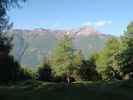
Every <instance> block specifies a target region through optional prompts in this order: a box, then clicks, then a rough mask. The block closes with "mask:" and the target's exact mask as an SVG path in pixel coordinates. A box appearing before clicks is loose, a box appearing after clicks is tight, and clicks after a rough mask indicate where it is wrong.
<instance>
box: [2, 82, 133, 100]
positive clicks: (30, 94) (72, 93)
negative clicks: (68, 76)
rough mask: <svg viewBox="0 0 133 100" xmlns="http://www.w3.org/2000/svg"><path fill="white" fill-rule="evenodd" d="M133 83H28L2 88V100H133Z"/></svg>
mask: <svg viewBox="0 0 133 100" xmlns="http://www.w3.org/2000/svg"><path fill="white" fill-rule="evenodd" d="M132 94H133V81H115V82H114V81H108V82H105V81H99V82H76V83H73V84H72V85H71V86H70V87H69V88H67V87H66V86H65V85H64V84H63V83H45V82H40V81H27V82H23V83H18V84H17V85H11V86H0V100H133V95H132Z"/></svg>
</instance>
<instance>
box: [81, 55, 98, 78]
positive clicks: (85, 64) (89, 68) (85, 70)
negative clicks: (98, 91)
mask: <svg viewBox="0 0 133 100" xmlns="http://www.w3.org/2000/svg"><path fill="white" fill-rule="evenodd" d="M80 77H81V79H82V80H84V81H96V80H99V79H100V75H98V73H97V71H96V54H93V55H92V56H91V57H89V59H88V60H83V61H82V64H81V66H80Z"/></svg>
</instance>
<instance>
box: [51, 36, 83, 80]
mask: <svg viewBox="0 0 133 100" xmlns="http://www.w3.org/2000/svg"><path fill="white" fill-rule="evenodd" d="M81 59H82V57H81V56H80V52H78V51H77V50H76V49H74V46H73V39H72V37H70V36H68V35H64V37H63V38H62V39H61V40H60V41H59V43H58V45H57V47H56V48H55V49H54V51H53V53H52V56H51V61H52V67H53V73H54V75H55V76H64V75H67V74H69V76H74V77H75V78H76V75H77V71H78V70H79V68H80V64H81V63H82V62H81Z"/></svg>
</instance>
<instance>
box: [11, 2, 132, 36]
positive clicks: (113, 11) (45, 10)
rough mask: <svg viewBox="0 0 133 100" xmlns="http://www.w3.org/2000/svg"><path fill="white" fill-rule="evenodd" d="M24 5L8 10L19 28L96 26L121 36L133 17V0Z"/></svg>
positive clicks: (104, 31) (108, 32)
mask: <svg viewBox="0 0 133 100" xmlns="http://www.w3.org/2000/svg"><path fill="white" fill-rule="evenodd" d="M21 6H22V8H20V9H18V8H16V9H12V10H10V11H9V12H8V15H9V17H10V20H11V21H12V22H14V28H17V29H18V28H20V29H34V28H50V29H71V28H79V27H83V26H92V27H94V28H95V29H96V30H98V31H100V32H103V33H105V34H112V35H116V36H120V35H122V34H123V31H124V30H126V27H127V25H128V23H129V22H131V21H132V20H133V0H28V1H27V2H26V3H24V4H21Z"/></svg>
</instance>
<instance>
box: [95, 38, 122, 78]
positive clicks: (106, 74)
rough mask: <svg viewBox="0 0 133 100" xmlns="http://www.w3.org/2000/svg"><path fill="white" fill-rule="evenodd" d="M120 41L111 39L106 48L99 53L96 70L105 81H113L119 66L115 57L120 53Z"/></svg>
mask: <svg viewBox="0 0 133 100" xmlns="http://www.w3.org/2000/svg"><path fill="white" fill-rule="evenodd" d="M119 46H120V40H119V39H118V38H116V37H110V38H109V39H108V40H107V43H106V46H105V48H104V49H103V50H102V51H100V52H99V54H98V56H97V59H96V66H97V67H96V69H97V71H98V73H100V74H101V76H102V78H103V79H113V78H114V77H115V73H116V70H117V68H118V66H117V65H116V64H115V63H116V61H115V55H116V53H117V52H118V51H119Z"/></svg>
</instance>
